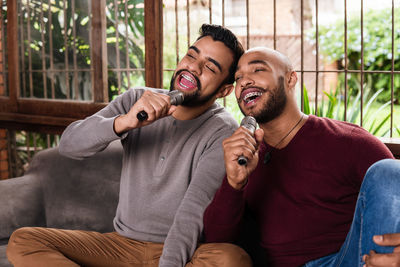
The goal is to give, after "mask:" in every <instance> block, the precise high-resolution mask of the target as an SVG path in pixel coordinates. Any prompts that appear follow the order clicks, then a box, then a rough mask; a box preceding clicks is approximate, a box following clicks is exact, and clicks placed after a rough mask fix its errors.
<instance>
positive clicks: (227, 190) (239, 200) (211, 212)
mask: <svg viewBox="0 0 400 267" xmlns="http://www.w3.org/2000/svg"><path fill="white" fill-rule="evenodd" d="M245 188H246V187H245ZM245 188H244V189H242V190H236V189H234V188H233V187H231V186H230V185H229V183H228V180H227V179H226V177H225V178H224V180H223V182H222V185H221V187H220V188H219V189H218V191H217V193H216V194H215V197H214V199H213V201H212V202H211V203H210V205H209V206H208V207H207V209H206V211H205V213H204V236H205V241H206V242H207V243H218V242H234V241H236V239H237V237H238V234H239V230H240V229H239V228H240V223H241V221H242V218H243V215H244V211H245V203H246V202H245V198H244V193H245V191H244V190H245Z"/></svg>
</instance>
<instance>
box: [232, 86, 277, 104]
mask: <svg viewBox="0 0 400 267" xmlns="http://www.w3.org/2000/svg"><path fill="white" fill-rule="evenodd" d="M249 88H254V89H258V90H260V91H261V92H264V93H265V92H268V91H269V87H268V88H263V87H260V86H254V85H252V86H246V87H243V89H242V91H241V92H240V96H239V99H238V100H237V101H238V103H240V102H242V100H243V91H245V90H247V89H249Z"/></svg>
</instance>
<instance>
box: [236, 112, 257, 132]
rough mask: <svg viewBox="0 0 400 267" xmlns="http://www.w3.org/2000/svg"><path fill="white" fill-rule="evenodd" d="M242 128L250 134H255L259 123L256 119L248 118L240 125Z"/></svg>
mask: <svg viewBox="0 0 400 267" xmlns="http://www.w3.org/2000/svg"><path fill="white" fill-rule="evenodd" d="M240 126H243V127H245V128H246V129H248V130H249V131H250V132H252V133H254V131H255V130H256V126H257V122H256V119H255V118H254V117H252V116H246V117H244V118H243V120H242V122H241V123H240Z"/></svg>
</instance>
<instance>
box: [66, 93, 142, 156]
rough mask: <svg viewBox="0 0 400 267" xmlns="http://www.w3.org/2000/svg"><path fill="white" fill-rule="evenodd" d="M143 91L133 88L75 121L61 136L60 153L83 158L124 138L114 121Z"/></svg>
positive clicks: (127, 109) (125, 111)
mask: <svg viewBox="0 0 400 267" xmlns="http://www.w3.org/2000/svg"><path fill="white" fill-rule="evenodd" d="M141 93H143V90H136V89H131V90H129V91H127V92H126V93H124V94H123V95H120V96H118V97H117V98H116V99H115V100H113V101H112V102H110V103H109V104H108V105H107V106H106V107H105V108H103V109H102V110H100V111H98V112H97V113H95V114H94V115H92V116H90V117H87V118H86V119H84V120H79V121H76V122H73V123H72V124H71V125H69V126H68V127H67V128H66V129H65V131H64V132H63V134H62V136H61V140H60V146H59V149H60V153H61V154H62V155H64V156H67V157H71V158H77V159H82V158H86V157H89V156H92V155H93V154H95V153H97V152H99V151H101V150H103V149H105V148H106V147H107V146H108V144H109V143H110V142H111V141H114V140H116V139H119V138H123V137H124V136H125V135H123V134H120V135H117V133H116V132H115V130H114V122H115V120H116V118H118V117H119V116H121V115H124V114H126V113H127V112H128V111H129V109H130V108H131V106H132V105H133V104H134V103H135V102H136V100H137V98H139V97H140V95H141Z"/></svg>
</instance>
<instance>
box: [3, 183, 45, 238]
mask: <svg viewBox="0 0 400 267" xmlns="http://www.w3.org/2000/svg"><path fill="white" fill-rule="evenodd" d="M44 225H45V215H44V208H43V200H42V193H41V189H40V183H39V179H38V178H37V177H36V176H33V175H24V176H21V177H18V178H12V179H8V180H2V181H0V239H3V238H8V237H9V236H10V235H11V233H12V232H13V231H14V230H15V229H17V228H20V227H23V226H44Z"/></svg>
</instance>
